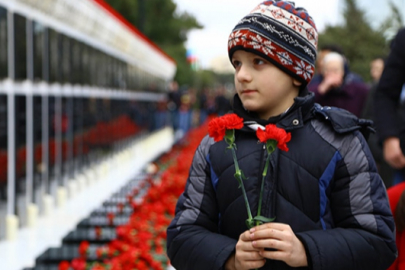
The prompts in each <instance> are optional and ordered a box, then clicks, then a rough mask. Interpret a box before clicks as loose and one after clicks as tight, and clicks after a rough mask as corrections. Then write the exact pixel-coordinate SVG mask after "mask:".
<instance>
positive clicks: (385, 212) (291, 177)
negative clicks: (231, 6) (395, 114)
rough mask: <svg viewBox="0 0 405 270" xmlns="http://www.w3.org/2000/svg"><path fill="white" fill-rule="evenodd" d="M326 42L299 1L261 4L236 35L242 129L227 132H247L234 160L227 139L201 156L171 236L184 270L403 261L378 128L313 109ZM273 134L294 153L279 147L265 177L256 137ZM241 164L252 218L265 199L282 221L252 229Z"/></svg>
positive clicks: (337, 268)
mask: <svg viewBox="0 0 405 270" xmlns="http://www.w3.org/2000/svg"><path fill="white" fill-rule="evenodd" d="M291 22H294V24H293V23H291ZM278 33H285V34H284V35H279V34H278ZM317 39H318V34H317V30H316V26H315V24H314V22H313V20H312V18H311V17H310V15H309V14H308V13H307V12H306V10H305V9H303V8H295V5H294V3H293V2H290V1H265V2H263V3H261V4H259V5H258V6H256V8H254V9H253V10H252V11H251V13H250V14H248V15H247V16H245V17H244V18H242V19H241V20H240V21H239V22H238V24H237V25H236V26H235V28H234V29H233V31H232V32H231V35H230V36H229V39H228V54H229V59H230V60H231V63H232V64H233V66H234V68H235V75H234V83H235V90H236V93H235V95H234V99H233V103H232V104H233V113H234V115H228V116H229V117H230V118H232V117H233V118H236V119H237V120H236V121H232V120H231V121H228V123H229V124H230V125H238V124H240V125H241V126H240V129H236V130H233V131H234V134H235V137H234V138H235V141H234V143H235V144H236V145H237V149H236V151H235V152H234V155H232V154H231V153H230V152H229V145H228V143H227V142H225V140H223V139H218V140H217V139H214V138H212V137H209V136H206V137H205V138H204V139H203V140H202V142H201V143H200V145H199V146H198V149H197V150H196V152H195V155H194V158H193V162H192V165H191V168H190V170H189V176H188V179H187V183H186V186H185V188H184V192H183V193H182V195H181V196H180V197H179V199H178V202H177V205H176V209H175V212H176V214H175V217H174V219H173V220H172V221H171V224H170V225H169V227H168V229H167V253H168V256H169V258H170V262H171V264H172V265H173V266H174V267H175V268H176V269H177V270H189V269H193V270H207V269H224V270H247V269H255V268H261V267H262V268H261V269H271V270H281V269H282V270H287V269H296V268H301V269H313V270H321V269H328V270H341V269H356V270H369V269H373V270H386V269H387V268H388V267H389V266H390V265H391V264H392V262H393V261H394V260H395V257H396V245H395V235H394V220H393V217H392V214H391V211H390V208H389V203H388V198H387V194H386V189H385V187H384V184H383V182H382V180H381V178H380V176H379V175H378V173H377V168H376V165H375V162H374V159H373V157H372V156H371V153H370V150H369V148H368V145H367V143H366V141H365V138H364V136H363V135H362V132H365V133H367V130H368V128H369V127H370V124H371V123H370V122H367V121H362V120H360V119H358V118H357V117H355V116H354V115H353V114H351V113H349V112H347V111H345V110H340V109H337V108H326V107H325V108H324V107H321V106H319V104H315V103H314V94H313V93H308V90H307V88H306V86H307V84H308V82H309V81H310V80H311V78H312V76H313V74H314V69H315V59H316V52H317V50H316V44H317ZM291 40H293V41H294V42H291ZM227 119H228V118H225V117H223V118H217V119H215V120H217V121H218V122H219V123H223V122H227ZM235 122H236V123H235ZM210 123H212V125H209V129H210V127H211V130H214V131H217V132H218V133H221V131H223V133H226V130H224V129H225V128H223V127H221V125H219V126H216V125H215V124H214V123H216V122H210ZM275 125H276V126H277V127H278V129H277V131H279V132H280V133H283V131H284V132H289V133H290V139H291V140H290V141H289V142H288V148H289V150H288V151H279V149H276V150H275V152H273V153H272V154H271V155H270V157H269V162H270V165H269V170H268V173H267V174H265V175H264V176H263V168H264V167H265V164H269V163H267V162H266V160H267V156H268V152H267V151H266V143H262V142H261V141H260V140H258V136H256V131H259V129H261V131H263V129H264V128H265V126H266V127H275ZM210 133H211V132H210ZM259 133H260V131H259ZM211 135H212V133H211ZM272 135H273V134H272ZM287 136H288V135H287ZM228 139H229V138H228ZM228 142H229V140H228ZM233 156H234V157H235V159H237V160H238V163H239V168H240V169H241V170H243V172H244V175H245V176H246V179H247V180H243V187H244V188H245V190H246V193H247V198H246V199H247V200H248V201H249V204H250V205H251V210H252V215H253V216H254V215H255V214H256V213H257V212H258V209H259V200H260V199H259V197H260V194H263V201H262V204H260V207H262V209H263V211H264V212H262V214H261V215H262V216H264V217H266V218H275V219H274V220H273V221H272V222H267V223H264V224H260V225H257V224H256V226H254V227H251V226H250V225H253V224H252V223H248V224H250V225H247V223H246V219H247V218H248V214H247V212H246V211H244V209H246V204H245V200H244V196H243V195H242V191H241V189H240V188H238V187H239V184H240V182H239V181H237V180H236V179H235V177H234V174H235V170H236V166H235V164H234V159H233ZM262 179H264V180H263V181H264V182H263V183H264V184H263V189H262V190H263V192H261V183H262ZM241 181H242V180H241ZM238 182H239V183H238ZM250 221H251V219H250ZM249 228H250V229H249Z"/></svg>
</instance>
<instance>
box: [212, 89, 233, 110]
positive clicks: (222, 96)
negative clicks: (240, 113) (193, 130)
mask: <svg viewBox="0 0 405 270" xmlns="http://www.w3.org/2000/svg"><path fill="white" fill-rule="evenodd" d="M215 94H216V96H215V113H216V114H217V115H218V116H221V115H224V114H226V113H228V112H229V111H230V110H231V109H232V108H231V103H230V100H229V98H227V96H226V88H225V86H223V85H221V86H219V87H218V88H217V89H216V93H215Z"/></svg>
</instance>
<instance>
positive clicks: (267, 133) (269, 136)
mask: <svg viewBox="0 0 405 270" xmlns="http://www.w3.org/2000/svg"><path fill="white" fill-rule="evenodd" d="M256 135H257V138H259V140H260V141H261V142H262V143H266V142H267V141H268V140H275V141H277V147H278V148H279V149H280V150H283V151H288V147H287V143H288V142H289V141H290V140H291V133H290V132H288V133H287V132H286V131H285V130H284V129H282V128H278V127H277V126H276V125H274V124H268V125H267V126H266V129H265V130H262V129H261V128H258V129H257V130H256Z"/></svg>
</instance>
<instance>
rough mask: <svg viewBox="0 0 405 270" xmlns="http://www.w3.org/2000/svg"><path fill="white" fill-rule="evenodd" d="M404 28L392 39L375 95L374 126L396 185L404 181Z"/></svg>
mask: <svg viewBox="0 0 405 270" xmlns="http://www.w3.org/2000/svg"><path fill="white" fill-rule="evenodd" d="M404 48H405V28H404V29H401V30H399V31H398V33H397V35H396V36H395V38H394V39H393V41H392V42H391V52H390V54H389V55H388V58H387V61H386V63H385V67H384V71H383V74H382V75H381V78H380V82H379V84H378V87H377V91H376V94H375V98H374V108H375V113H374V114H375V125H376V128H377V133H378V135H379V139H380V141H381V142H382V144H383V153H384V158H385V160H386V161H387V163H388V164H389V165H390V166H391V167H393V168H394V169H397V170H398V172H397V176H396V178H397V179H394V183H393V184H397V183H398V182H400V181H404V180H405V156H404V155H405V122H404V120H405V110H404V108H403V107H401V103H400V100H401V92H402V88H403V86H404V84H405V50H404Z"/></svg>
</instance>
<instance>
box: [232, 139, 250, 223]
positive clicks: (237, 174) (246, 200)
mask: <svg viewBox="0 0 405 270" xmlns="http://www.w3.org/2000/svg"><path fill="white" fill-rule="evenodd" d="M231 149H232V156H233V161H234V163H235V177H236V180H238V182H239V185H240V187H241V188H242V194H243V199H244V200H245V205H246V210H247V214H248V221H251V222H253V216H252V212H251V211H250V206H249V201H248V198H247V195H246V190H245V186H244V185H243V177H242V172H241V170H240V169H239V164H238V160H237V158H236V153H235V148H234V147H232V148H231ZM251 224H253V223H251ZM249 229H250V228H249Z"/></svg>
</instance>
